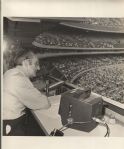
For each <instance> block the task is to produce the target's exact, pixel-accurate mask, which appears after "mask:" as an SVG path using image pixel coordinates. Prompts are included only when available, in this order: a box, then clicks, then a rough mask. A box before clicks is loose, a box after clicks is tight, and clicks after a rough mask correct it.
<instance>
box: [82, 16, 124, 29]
mask: <svg viewBox="0 0 124 149" xmlns="http://www.w3.org/2000/svg"><path fill="white" fill-rule="evenodd" d="M80 23H82V24H90V25H96V26H104V27H113V28H124V18H82V21H81V22H80Z"/></svg>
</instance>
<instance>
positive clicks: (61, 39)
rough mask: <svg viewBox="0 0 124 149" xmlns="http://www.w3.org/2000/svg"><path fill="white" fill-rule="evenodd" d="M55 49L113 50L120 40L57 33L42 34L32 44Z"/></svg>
mask: <svg viewBox="0 0 124 149" xmlns="http://www.w3.org/2000/svg"><path fill="white" fill-rule="evenodd" d="M35 43H36V44H37V43H38V44H40V45H41V47H43V46H57V47H76V48H115V47H119V44H120V39H112V38H108V39H107V38H102V37H98V38H94V37H88V36H86V35H84V34H81V33H80V34H73V33H65V32H59V31H53V32H50V31H49V32H44V33H42V34H40V35H39V36H37V37H36V38H35V41H34V42H33V44H35Z"/></svg>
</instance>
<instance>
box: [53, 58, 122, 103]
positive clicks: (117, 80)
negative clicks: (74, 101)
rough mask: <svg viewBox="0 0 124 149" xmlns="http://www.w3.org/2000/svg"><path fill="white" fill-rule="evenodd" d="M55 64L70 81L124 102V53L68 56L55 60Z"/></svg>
mask: <svg viewBox="0 0 124 149" xmlns="http://www.w3.org/2000/svg"><path fill="white" fill-rule="evenodd" d="M53 65H54V66H55V67H56V68H57V69H58V70H59V71H60V72H61V73H63V75H64V76H65V77H66V78H67V80H68V81H69V82H71V81H72V80H73V81H72V83H74V84H76V85H79V86H81V87H87V86H88V87H90V88H91V89H92V91H93V92H96V93H98V94H100V95H103V96H106V97H109V98H111V99H113V100H116V101H120V102H124V77H123V76H124V55H122V56H117V55H116V56H113V55H111V56H96V57H90V56H89V57H82V58H81V57H72V58H69V57H68V58H63V59H60V60H57V61H53ZM78 74H80V75H79V76H78ZM76 75H77V78H75V80H74V79H73V77H75V76H76Z"/></svg>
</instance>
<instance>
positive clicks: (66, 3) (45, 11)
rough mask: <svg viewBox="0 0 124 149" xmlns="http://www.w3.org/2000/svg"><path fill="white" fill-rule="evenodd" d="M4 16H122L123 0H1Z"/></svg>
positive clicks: (123, 14) (123, 15) (123, 13)
mask: <svg viewBox="0 0 124 149" xmlns="http://www.w3.org/2000/svg"><path fill="white" fill-rule="evenodd" d="M2 1H3V15H4V16H18V17H19V16H27V17H29V16H32V17H41V16H44V17H54V16H56V17H63V16H64V17H83V16H85V17H124V11H123V10H124V0H2Z"/></svg>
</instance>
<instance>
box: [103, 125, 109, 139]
mask: <svg viewBox="0 0 124 149" xmlns="http://www.w3.org/2000/svg"><path fill="white" fill-rule="evenodd" d="M105 127H106V129H107V132H106V134H105V136H104V137H109V135H110V129H109V127H108V125H107V124H106V123H105Z"/></svg>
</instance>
